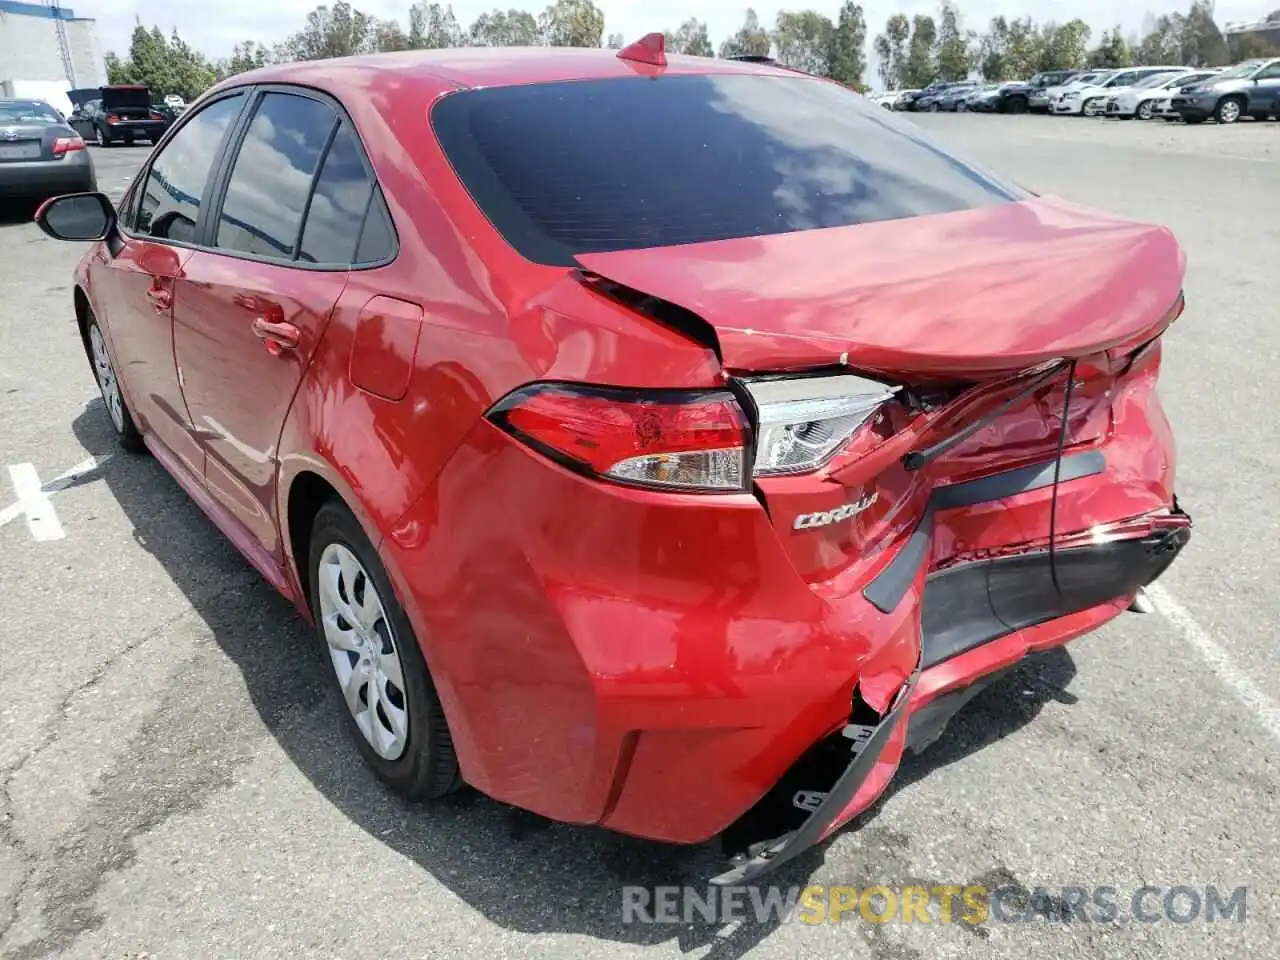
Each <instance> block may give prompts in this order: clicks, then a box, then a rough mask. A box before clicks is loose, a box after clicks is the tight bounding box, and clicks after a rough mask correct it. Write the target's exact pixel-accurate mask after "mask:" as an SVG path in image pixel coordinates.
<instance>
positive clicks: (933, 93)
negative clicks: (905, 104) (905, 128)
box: [911, 82, 973, 113]
mask: <svg viewBox="0 0 1280 960" xmlns="http://www.w3.org/2000/svg"><path fill="white" fill-rule="evenodd" d="M958 87H963V88H964V89H965V90H966V91H968V90H972V89H973V84H968V83H943V82H938V83H931V84H929V86H927V87H925V88H924V90H922V91H921V92H920V94H919V96H917V97H916V98H915V100H914V101H913V102H912V104H911V109H912V110H913V111H915V112H917V113H936V112H938V111H939V110H943V109H954V106H955V105H954V103H952V104H951V105H950V106H948V107H943V106H942V102H943V100H944V99H946V97H947V96H948V95H949V94H951V93H952V92H953V91H954V90H956V88H958Z"/></svg>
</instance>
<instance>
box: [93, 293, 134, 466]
mask: <svg viewBox="0 0 1280 960" xmlns="http://www.w3.org/2000/svg"><path fill="white" fill-rule="evenodd" d="M84 332H85V350H86V352H87V353H88V354H89V365H90V367H91V368H92V369H93V378H94V380H96V381H97V383H98V392H99V393H101V394H102V402H103V403H104V404H106V407H107V416H108V417H109V418H110V419H111V426H112V427H113V428H114V429H115V432H116V440H117V441H118V442H119V444H120V446H122V447H124V449H126V450H128V451H129V452H130V453H146V450H147V445H146V443H144V442H143V439H142V434H141V432H139V430H138V426H137V424H135V423H134V422H133V415H132V414H131V413H129V405H128V404H127V403H126V402H125V399H124V391H122V390H121V389H120V380H119V378H118V377H117V376H116V371H115V362H114V361H113V360H112V359H111V352H110V350H109V349H108V348H107V340H106V337H104V336H103V334H102V328H101V327H99V326H98V320H97V318H96V317H94V316H93V314H92V313H91V314H89V322H88V323H87V324H85V331H84Z"/></svg>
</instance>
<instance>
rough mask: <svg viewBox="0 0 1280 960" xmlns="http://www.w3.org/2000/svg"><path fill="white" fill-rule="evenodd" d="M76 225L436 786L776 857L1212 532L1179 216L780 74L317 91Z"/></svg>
mask: <svg viewBox="0 0 1280 960" xmlns="http://www.w3.org/2000/svg"><path fill="white" fill-rule="evenodd" d="M37 219H38V221H39V222H40V224H41V225H42V227H43V228H44V229H45V231H46V232H47V233H49V234H50V235H52V236H55V237H59V238H61V239H72V240H77V239H78V240H92V241H94V242H93V243H92V245H91V247H90V248H89V250H88V252H87V253H86V255H85V257H84V259H83V260H82V261H81V263H80V265H79V266H78V268H77V270H76V273H75V293H74V297H75V302H74V312H75V316H76V320H77V322H78V324H79V329H80V332H81V335H82V337H83V340H84V345H85V350H86V353H87V355H88V357H89V360H90V362H91V364H92V366H93V369H94V371H95V373H96V376H97V380H98V384H99V386H100V387H101V391H102V395H103V398H104V400H105V401H106V408H107V411H108V413H109V414H110V416H111V419H112V422H113V423H114V425H115V429H116V431H117V433H118V434H119V437H120V440H121V442H122V443H123V444H124V445H125V447H127V448H128V449H130V450H136V451H142V450H144V449H145V450H148V451H150V452H151V453H152V454H153V455H154V456H155V457H156V458H157V459H159V460H160V461H161V463H163V464H164V466H165V467H166V468H167V469H168V470H169V472H171V473H172V474H173V475H174V477H175V478H176V479H177V480H178V482H179V483H181V484H182V486H183V487H184V488H186V490H187V491H188V492H189V494H190V495H191V496H192V497H193V498H194V499H195V500H196V501H197V503H199V505H200V506H201V507H202V508H203V509H204V511H205V512H206V513H208V515H209V516H210V517H211V518H212V519H213V520H214V522H215V523H216V524H217V525H218V526H219V527H220V528H221V529H222V530H223V531H224V532H225V533H226V534H227V536H228V537H230V538H231V539H232V540H233V541H234V542H235V543H236V545H237V546H238V547H239V548H240V549H241V551H243V553H244V555H245V556H246V557H247V558H248V560H249V561H250V562H251V563H252V564H254V566H256V567H257V568H258V569H259V570H260V571H261V572H262V573H263V575H264V576H266V577H267V579H268V580H270V581H271V583H272V584H273V585H274V586H275V587H276V588H277V589H278V590H279V591H280V592H281V593H282V594H284V595H285V596H287V597H289V598H290V599H292V600H293V601H294V602H295V603H296V604H297V605H298V607H299V609H300V610H301V611H302V612H303V614H304V615H305V616H307V617H308V618H309V619H311V620H312V621H314V623H315V626H316V634H317V647H318V649H320V650H321V651H322V653H323V656H324V657H325V660H326V662H327V663H329V664H330V665H331V666H332V669H333V674H334V677H335V680H336V683H337V689H338V690H340V691H341V695H342V700H343V702H344V703H345V706H344V708H343V709H344V710H345V711H346V712H347V713H348V714H349V716H350V721H351V726H352V728H353V731H354V733H355V737H356V740H357V742H358V743H359V746H360V749H361V751H362V752H363V754H364V756H365V758H366V759H367V761H368V763H369V764H370V765H371V766H372V767H373V769H374V770H375V771H376V772H377V774H378V775H379V776H380V777H381V778H382V779H383V780H384V781H385V782H386V783H387V784H388V785H389V786H390V787H391V788H392V789H394V790H395V791H397V792H398V793H400V794H402V795H404V796H407V797H411V798H431V797H438V796H440V795H442V794H444V793H447V792H448V791H451V790H453V789H455V788H457V787H458V786H459V785H460V784H462V783H463V782H466V783H469V784H471V785H472V786H474V787H475V788H477V789H479V790H481V791H483V792H485V793H487V794H489V795H491V796H493V797H495V798H498V799H499V800H503V801H506V802H508V803H511V804H515V805H518V806H521V807H525V808H527V809H529V810H532V811H535V812H537V813H540V814H543V815H545V816H548V817H552V818H556V819H559V820H565V821H570V822H574V823H582V824H601V825H603V826H605V827H608V828H611V829H614V830H618V831H623V832H626V833H630V834H637V835H641V836H645V837H650V838H654V839H659V840H664V841H671V842H677V843H694V842H701V841H704V840H707V839H710V838H713V837H716V836H720V837H722V838H723V839H724V841H725V844H726V847H727V850H728V852H729V854H730V855H731V857H732V859H733V862H732V863H731V868H730V869H729V870H728V871H727V872H726V873H725V874H723V875H722V876H721V877H719V878H718V880H719V881H721V882H729V881H738V880H742V879H746V878H750V877H752V876H755V875H756V874H758V873H760V872H762V871H763V870H766V869H768V868H770V867H772V866H775V865H777V864H779V863H782V862H784V861H786V860H787V859H789V858H790V857H792V856H794V855H795V854H796V853H797V852H799V851H800V850H803V849H804V848H805V847H807V846H809V845H811V844H813V843H815V842H818V841H819V840H821V839H822V838H824V837H826V836H828V835H830V834H831V832H832V831H834V830H835V829H837V828H838V827H840V826H841V825H842V824H844V823H846V822H848V821H849V820H850V818H851V817H853V816H854V815H855V814H857V813H858V812H859V811H861V810H863V809H865V808H866V807H867V806H868V805H869V804H871V802H872V801H873V800H874V799H875V798H876V796H877V795H878V794H879V793H880V792H881V791H883V790H884V788H885V786H886V784H887V783H888V781H889V779H890V778H891V777H892V776H893V774H894V772H895V770H896V769H897V766H898V763H899V761H900V759H901V757H902V756H903V753H904V751H905V750H906V749H907V748H908V747H913V748H920V747H923V746H924V745H926V744H928V743H929V742H931V741H932V740H933V739H935V738H936V737H937V736H939V735H940V734H941V733H942V729H943V727H944V726H945V724H946V722H947V720H948V718H949V717H950V716H951V715H952V714H953V713H954V712H955V711H956V710H957V709H958V708H959V707H960V705H961V704H963V703H964V701H966V700H967V699H968V698H969V697H971V696H972V695H973V694H974V693H975V692H976V691H977V690H979V689H981V687H982V686H984V685H985V684H987V683H989V682H990V681H991V679H992V678H993V677H995V676H996V675H998V674H999V673H1000V672H1002V671H1003V670H1005V669H1007V668H1009V667H1011V666H1013V665H1014V664H1016V663H1018V661H1019V660H1021V659H1022V658H1023V657H1025V656H1026V655H1027V654H1028V652H1029V651H1034V650H1039V649H1043V648H1046V647H1051V646H1053V645H1056V644H1062V643H1064V642H1066V641H1068V640H1070V639H1072V638H1074V637H1077V636H1079V635H1081V634H1083V633H1085V632H1088V631H1090V630H1093V629H1094V628H1096V627H1098V626H1099V625H1101V624H1102V623H1104V622H1106V621H1107V620H1109V619H1111V618H1112V617H1115V616H1116V615H1117V614H1119V613H1120V612H1122V611H1124V610H1125V609H1126V608H1128V607H1129V606H1130V605H1131V604H1132V602H1133V599H1134V597H1135V596H1136V595H1137V593H1138V592H1139V591H1140V589H1141V588H1142V587H1143V586H1144V585H1145V584H1147V583H1149V582H1151V581H1152V580H1154V579H1155V578H1156V577H1157V576H1159V575H1160V574H1161V573H1162V572H1163V571H1164V570H1165V569H1166V568H1167V566H1168V565H1169V564H1170V563H1171V562H1172V560H1173V558H1174V557H1175V556H1176V555H1177V553H1178V552H1179V550H1180V549H1181V548H1182V546H1183V545H1184V544H1185V543H1186V541H1187V538H1188V536H1189V528H1190V523H1191V521H1190V518H1189V517H1188V516H1187V515H1186V514H1185V513H1184V512H1183V511H1182V510H1181V509H1180V508H1179V506H1178V503H1177V499H1176V497H1175V488H1174V466H1175V462H1174V461H1175V454H1174V444H1173V438H1172V436H1171V434H1170V429H1169V425H1168V423H1167V421H1166V419H1165V414H1164V412H1163V410H1162V409H1161V405H1160V401H1159V399H1158V397H1157V393H1156V381H1157V376H1158V373H1159V369H1160V359H1161V349H1162V335H1163V334H1164V332H1165V331H1166V329H1167V328H1168V327H1169V325H1170V324H1171V323H1172V322H1174V321H1175V320H1176V319H1177V318H1178V316H1179V314H1180V312H1181V310H1182V303H1183V301H1182V294H1181V288H1182V279H1183V273H1184V260H1183V256H1182V254H1181V252H1180V250H1179V248H1178V246H1177V244H1176V242H1175V240H1174V239H1173V237H1172V236H1171V235H1170V233H1169V232H1168V231H1167V230H1166V229H1164V228H1161V227H1158V226H1152V225H1149V224H1144V223H1137V222H1132V221H1129V220H1124V219H1119V218H1117V217H1114V216H1111V215H1108V214H1105V213H1099V212H1096V211H1092V210H1088V209H1084V208H1082V207H1079V206H1076V205H1074V204H1071V203H1067V202H1064V201H1062V200H1059V199H1053V198H1048V197H1040V196H1037V195H1035V194H1032V193H1029V192H1028V191H1026V190H1024V189H1021V188H1019V187H1018V186H1016V185H1014V184H1011V183H1007V182H1004V181H1002V180H1001V179H1000V178H998V177H996V176H994V175H992V174H991V173H989V172H986V171H984V170H981V169H979V168H977V167H975V166H974V165H972V164H971V163H969V162H967V161H965V160H963V159H961V158H958V157H956V156H954V155H952V154H951V153H950V152H948V151H947V150H945V149H944V148H942V147H939V146H937V145H936V144H934V143H932V142H930V141H929V140H928V139H927V138H926V137H925V136H924V135H923V134H922V132H921V131H920V129H919V128H918V127H916V126H915V125H914V124H912V123H911V122H910V121H909V120H902V119H901V118H898V117H896V116H894V115H891V114H889V113H886V112H885V111H883V110H880V109H878V108H876V107H875V106H874V105H872V104H871V103H869V102H868V101H866V100H865V99H863V98H862V97H860V96H858V95H857V94H855V93H853V92H851V91H849V90H846V89H844V88H842V87H841V86H839V85H837V84H834V83H830V82H827V81H824V80H820V79H816V78H813V77H809V76H805V75H802V74H797V73H795V72H793V71H789V70H785V69H781V68H778V67H774V66H771V65H768V64H757V63H742V62H734V61H728V60H715V59H706V58H699V57H672V58H670V59H669V60H668V59H667V58H666V57H665V55H664V54H663V53H662V50H661V45H660V43H657V42H654V41H652V40H646V41H642V42H641V43H639V44H636V45H633V46H632V47H629V48H627V49H625V50H623V51H621V52H620V53H615V52H613V51H608V50H583V49H536V50H510V49H469V50H444V51H430V52H415V53H406V54H389V55H380V56H374V57H360V58H351V59H343V60H336V61H327V62H324V63H297V64H289V65H285V66H279V67H271V68H268V69H266V70H261V71H258V72H255V73H250V74H245V75H241V76H237V77H234V78H232V79H230V80H228V81H226V82H224V83H223V84H221V85H219V86H218V87H216V88H215V89H213V90H212V91H210V92H209V93H208V94H207V95H205V96H204V97H203V98H202V99H201V101H200V102H199V103H197V104H196V105H194V106H193V107H192V108H191V109H190V110H189V111H188V112H187V113H186V114H185V115H184V116H183V117H182V118H181V119H180V120H179V121H178V122H177V123H176V124H175V125H174V128H173V129H172V130H171V131H170V132H169V133H168V135H167V136H166V137H165V138H164V140H163V141H162V142H161V143H160V144H159V146H158V147H157V149H156V150H155V151H154V153H153V154H152V155H151V157H150V158H149V159H148V161H147V162H146V164H145V165H144V166H143V168H142V170H141V172H140V174H139V176H138V177H137V179H136V181H135V182H134V184H133V187H132V189H131V190H130V191H129V193H128V194H127V195H126V197H125V198H124V199H123V201H122V204H121V206H120V208H119V209H118V210H116V209H113V208H112V206H111V204H110V202H109V201H108V200H107V199H106V198H105V197H104V196H101V195H98V194H83V195H78V196H71V197H63V198H60V199H57V200H54V201H50V202H49V203H48V204H46V205H45V206H44V207H43V208H42V209H41V211H40V213H39V214H38V215H37ZM1063 775H1064V776H1068V775H1070V772H1068V771H1064V772H1063Z"/></svg>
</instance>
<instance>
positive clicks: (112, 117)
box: [107, 113, 120, 123]
mask: <svg viewBox="0 0 1280 960" xmlns="http://www.w3.org/2000/svg"><path fill="white" fill-rule="evenodd" d="M119 122H120V118H119V117H117V116H116V115H115V114H114V113H108V114H107V123H119Z"/></svg>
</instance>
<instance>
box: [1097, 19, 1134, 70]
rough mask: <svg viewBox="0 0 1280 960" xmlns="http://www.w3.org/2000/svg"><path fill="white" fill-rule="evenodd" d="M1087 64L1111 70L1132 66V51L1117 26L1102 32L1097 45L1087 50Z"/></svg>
mask: <svg viewBox="0 0 1280 960" xmlns="http://www.w3.org/2000/svg"><path fill="white" fill-rule="evenodd" d="M1089 66H1091V67H1101V68H1106V69H1112V70H1114V69H1116V68H1117V67H1131V66H1133V51H1132V50H1130V49H1129V44H1127V43H1126V42H1125V39H1124V36H1123V35H1122V34H1121V33H1120V28H1119V27H1115V28H1114V29H1112V30H1107V31H1104V32H1103V34H1102V36H1101V38H1099V40H1098V46H1097V47H1095V48H1094V49H1093V50H1090V51H1089Z"/></svg>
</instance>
